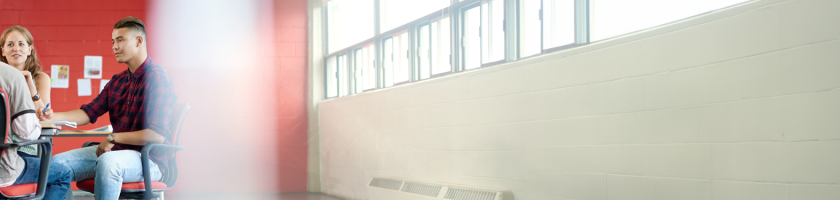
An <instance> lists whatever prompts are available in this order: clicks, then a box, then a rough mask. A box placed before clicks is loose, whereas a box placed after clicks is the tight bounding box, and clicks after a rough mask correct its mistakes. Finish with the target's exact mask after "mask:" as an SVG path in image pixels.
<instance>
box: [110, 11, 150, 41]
mask: <svg viewBox="0 0 840 200" xmlns="http://www.w3.org/2000/svg"><path fill="white" fill-rule="evenodd" d="M119 28H128V30H129V31H131V32H135V33H138V34H140V35H142V36H143V38H146V24H144V23H143V21H140V19H137V18H136V17H131V16H129V17H126V18H123V19H121V20H120V21H118V22H117V23H116V24H114V29H119Z"/></svg>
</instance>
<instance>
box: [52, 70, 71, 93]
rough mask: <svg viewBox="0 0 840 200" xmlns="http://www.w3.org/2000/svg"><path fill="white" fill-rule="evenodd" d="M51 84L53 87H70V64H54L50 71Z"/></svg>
mask: <svg viewBox="0 0 840 200" xmlns="http://www.w3.org/2000/svg"><path fill="white" fill-rule="evenodd" d="M50 79H52V80H50V81H52V83H51V84H50V86H52V88H69V87H70V66H69V65H53V66H52V71H50Z"/></svg>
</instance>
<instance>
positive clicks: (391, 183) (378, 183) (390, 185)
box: [368, 178, 403, 191]
mask: <svg viewBox="0 0 840 200" xmlns="http://www.w3.org/2000/svg"><path fill="white" fill-rule="evenodd" d="M402 183H403V182H402V181H399V180H392V179H382V178H373V179H372V180H370V184H369V185H368V186H373V187H378V188H385V189H389V190H397V191H399V190H400V187H401V186H402Z"/></svg>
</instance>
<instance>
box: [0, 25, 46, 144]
mask: <svg viewBox="0 0 840 200" xmlns="http://www.w3.org/2000/svg"><path fill="white" fill-rule="evenodd" d="M0 42H3V45H2V46H0V53H1V54H2V56H0V62H4V63H6V64H9V65H11V66H12V67H14V68H15V69H17V70H19V71H20V73H21V75H22V76H23V77H24V78H25V79H26V85H27V86H28V87H29V93H30V94H31V95H32V101H33V102H34V103H35V108H44V107H47V104H49V103H50V89H52V86H51V83H50V76H49V75H47V73H44V72H42V71H41V61H39V60H38V54H37V52H36V51H35V46H33V45H32V43H33V39H32V34H30V33H29V30H26V28H23V27H21V26H12V27H9V28H7V29H6V30H4V31H3V34H2V35H0ZM12 139H19V138H16V137H12ZM18 152H23V153H26V154H29V155H38V152H37V151H36V150H35V147H34V146H32V145H30V146H23V147H19V149H18Z"/></svg>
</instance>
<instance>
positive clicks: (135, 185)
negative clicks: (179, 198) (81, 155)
mask: <svg viewBox="0 0 840 200" xmlns="http://www.w3.org/2000/svg"><path fill="white" fill-rule="evenodd" d="M189 110H190V105H189V104H185V103H177V104H175V105H174V106H173V107H172V116H171V117H170V118H169V125H170V127H169V131H171V132H172V134H170V135H169V138H167V140H169V141H172V142H173V143H172V144H174V145H165V144H147V145H146V146H144V147H143V150H142V151H141V152H140V159H141V161H142V162H143V182H132V183H123V185H122V192H120V199H152V198H158V199H160V200H163V191H164V190H168V189H172V187H175V183H176V182H178V163H177V162H176V159H175V158H176V156H177V154H175V153H174V152H173V153H172V158H170V159H169V162H167V163H168V164H167V167H166V170H165V172H164V173H163V176H162V177H161V180H160V182H158V181H154V182H153V181H151V177H150V176H151V173H150V169H149V152H151V150H152V149H153V148H167V149H171V150H174V151H175V152H177V151H180V150H183V149H184V147H181V146H177V145H178V139H179V138H180V135H181V125H183V123H184V118H185V117H186V115H187V111H189ZM92 145H99V143H98V142H86V143H85V144H84V145H83V146H82V147H87V146H92ZM94 184H95V181H94V179H88V180H84V181H79V182H76V187H79V189H81V190H84V191H88V192H91V193H95V191H94ZM146 188H152V189H151V190H146Z"/></svg>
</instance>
